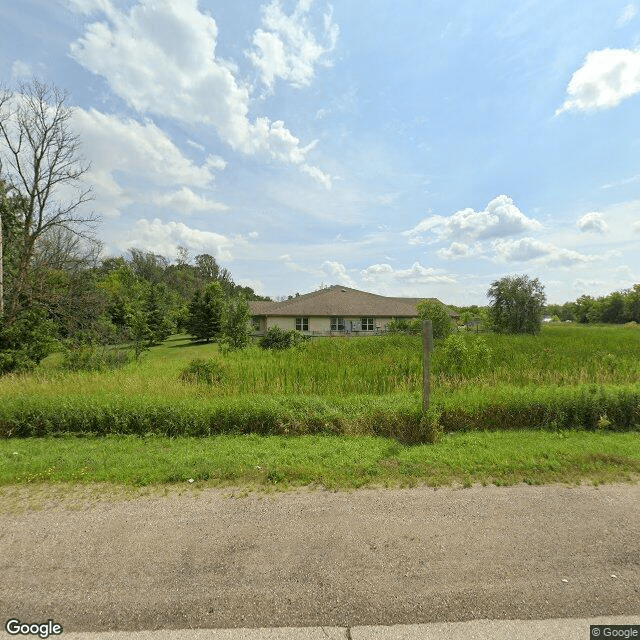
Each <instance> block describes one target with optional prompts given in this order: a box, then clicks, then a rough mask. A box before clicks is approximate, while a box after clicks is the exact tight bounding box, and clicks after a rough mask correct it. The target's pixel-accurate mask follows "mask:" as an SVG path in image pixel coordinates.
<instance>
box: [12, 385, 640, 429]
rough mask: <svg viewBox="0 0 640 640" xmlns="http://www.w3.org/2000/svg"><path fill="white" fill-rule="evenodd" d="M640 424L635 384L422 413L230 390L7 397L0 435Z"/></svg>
mask: <svg viewBox="0 0 640 640" xmlns="http://www.w3.org/2000/svg"><path fill="white" fill-rule="evenodd" d="M639 428H640V385H636V386H633V387H629V386H627V387H613V386H611V387H609V386H607V387H601V386H581V387H566V388H549V387H546V388H526V389H523V388H508V387H502V388H499V389H496V390H485V391H475V392H467V393H459V394H456V395H454V396H448V397H446V398H438V397H437V396H436V397H434V398H433V400H432V408H431V409H430V411H429V413H428V414H427V415H423V414H422V411H421V405H420V400H419V398H418V397H417V396H416V395H415V394H413V395H409V394H398V395H382V396H349V397H329V396H238V397H225V398H220V399H217V400H208V401H205V400H195V399H194V400H189V401H187V400H171V401H169V400H159V399H158V398H155V397H126V396H119V395H110V396H101V397H94V396H64V397H61V398H45V397H34V396H26V395H25V396H18V397H14V398H10V399H9V398H6V399H4V400H3V402H2V405H1V406H0V437H4V438H8V437H33V436H46V435H61V434H77V435H100V436H101V435H108V434H135V435H141V436H142V435H146V434H155V435H165V436H178V435H184V436H210V435H215V434H220V433H258V434H263V435H267V434H273V435H275V434H278V435H303V434H317V433H326V434H344V435H357V434H367V435H377V436H385V437H392V438H397V439H398V440H402V441H405V442H431V441H434V440H436V439H437V438H438V436H439V434H441V433H442V432H453V431H461V430H463V431H469V430H498V429H555V430H564V429H587V430H597V429H610V430H618V431H625V430H633V429H639Z"/></svg>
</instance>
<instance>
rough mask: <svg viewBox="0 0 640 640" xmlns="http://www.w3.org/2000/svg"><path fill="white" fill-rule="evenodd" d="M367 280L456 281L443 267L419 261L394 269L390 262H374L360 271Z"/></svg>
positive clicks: (407, 282)
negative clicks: (403, 267)
mask: <svg viewBox="0 0 640 640" xmlns="http://www.w3.org/2000/svg"><path fill="white" fill-rule="evenodd" d="M360 275H361V277H362V279H363V280H364V281H365V282H370V283H376V284H390V283H392V282H397V283H401V284H415V285H420V284H429V283H454V282H456V279H455V277H454V276H452V275H449V274H446V273H444V271H443V270H442V269H434V268H433V267H423V266H422V265H421V264H420V263H419V262H414V263H413V265H412V266H411V267H410V268H408V269H394V268H393V267H392V266H391V265H390V264H373V265H371V266H370V267H367V268H366V269H363V270H362V271H361V272H360Z"/></svg>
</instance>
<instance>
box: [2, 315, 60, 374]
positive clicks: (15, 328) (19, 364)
mask: <svg viewBox="0 0 640 640" xmlns="http://www.w3.org/2000/svg"><path fill="white" fill-rule="evenodd" d="M55 333H56V327H55V325H54V323H53V322H52V321H51V320H50V319H49V318H48V317H47V314H46V312H45V311H44V309H39V308H31V309H27V310H26V311H23V312H22V313H21V314H20V315H19V316H18V318H17V319H16V320H15V322H13V323H12V324H11V325H7V324H6V321H5V320H4V319H3V318H2V317H0V375H3V374H5V373H11V372H14V373H20V372H23V371H29V370H31V369H33V368H35V367H36V366H37V365H38V364H39V363H40V361H41V360H43V359H44V358H46V357H47V356H48V355H49V354H50V353H51V352H52V351H53V349H54V348H55V346H56V345H57V341H56V338H55Z"/></svg>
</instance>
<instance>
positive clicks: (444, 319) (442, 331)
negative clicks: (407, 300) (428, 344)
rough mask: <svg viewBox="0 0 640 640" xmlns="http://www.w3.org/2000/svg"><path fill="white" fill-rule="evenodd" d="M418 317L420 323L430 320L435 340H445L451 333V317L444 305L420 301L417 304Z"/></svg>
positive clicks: (432, 301) (430, 301)
mask: <svg viewBox="0 0 640 640" xmlns="http://www.w3.org/2000/svg"><path fill="white" fill-rule="evenodd" d="M418 317H419V319H420V321H424V320H431V327H432V330H433V337H434V338H435V339H439V338H446V337H447V336H448V335H449V334H450V333H451V332H452V331H453V321H452V320H451V317H450V316H449V314H448V313H447V310H446V309H445V308H444V305H443V304H442V303H440V302H438V301H437V300H420V302H418ZM421 330H422V329H421Z"/></svg>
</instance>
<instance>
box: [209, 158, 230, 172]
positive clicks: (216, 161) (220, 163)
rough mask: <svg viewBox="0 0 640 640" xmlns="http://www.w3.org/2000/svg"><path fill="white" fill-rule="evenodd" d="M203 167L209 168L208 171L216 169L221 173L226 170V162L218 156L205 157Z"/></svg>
mask: <svg viewBox="0 0 640 640" xmlns="http://www.w3.org/2000/svg"><path fill="white" fill-rule="evenodd" d="M205 165H206V166H207V167H209V169H216V170H217V171H222V170H223V169H226V168H227V163H226V161H225V160H224V159H223V158H221V157H220V156H207V160H206V162H205Z"/></svg>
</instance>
